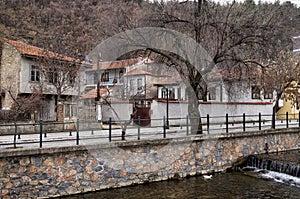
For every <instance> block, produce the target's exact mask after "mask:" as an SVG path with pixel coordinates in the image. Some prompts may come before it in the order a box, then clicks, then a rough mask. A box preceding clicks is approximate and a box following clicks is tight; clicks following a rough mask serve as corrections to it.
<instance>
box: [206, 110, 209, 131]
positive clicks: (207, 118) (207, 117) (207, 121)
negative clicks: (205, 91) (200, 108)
mask: <svg viewBox="0 0 300 199" xmlns="http://www.w3.org/2000/svg"><path fill="white" fill-rule="evenodd" d="M206 123H207V134H209V114H207V115H206Z"/></svg>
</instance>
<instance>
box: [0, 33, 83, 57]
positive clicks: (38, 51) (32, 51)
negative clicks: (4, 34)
mask: <svg viewBox="0 0 300 199" xmlns="http://www.w3.org/2000/svg"><path fill="white" fill-rule="evenodd" d="M3 40H4V41H5V42H6V43H8V44H10V45H12V46H13V47H15V48H16V49H17V50H18V51H19V52H20V53H21V54H23V55H29V56H34V57H45V58H50V59H58V60H63V61H78V60H75V59H74V58H71V57H67V56H64V55H60V54H58V53H55V52H52V51H48V50H45V49H42V48H39V47H36V46H32V45H28V44H25V43H23V42H20V41H13V40H9V39H6V38H4V39H3Z"/></svg>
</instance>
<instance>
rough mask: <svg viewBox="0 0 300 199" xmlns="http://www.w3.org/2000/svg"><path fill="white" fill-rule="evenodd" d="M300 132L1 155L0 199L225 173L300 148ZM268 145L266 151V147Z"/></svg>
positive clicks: (27, 150) (70, 148)
mask: <svg viewBox="0 0 300 199" xmlns="http://www.w3.org/2000/svg"><path fill="white" fill-rule="evenodd" d="M299 132H300V129H298V128H291V129H284V130H269V131H262V132H248V133H235V134H221V135H199V136H189V137H185V138H177V139H162V140H148V141H128V142H113V143H107V144H102V145H98V146H95V145H93V146H80V145H79V146H73V147H61V148H43V149H10V150H2V151H0V190H1V193H0V194H1V195H0V198H3V199H4V198H38V197H40V198H43V197H53V196H61V195H69V194H76V193H82V192H87V191H94V190H102V189H107V188H114V187H122V186H127V185H133V184H140V183H145V182H150V181H161V180H167V179H171V178H174V177H186V176H188V175H191V176H192V175H197V174H205V173H211V172H222V171H225V170H226V169H227V168H230V167H231V166H232V164H234V163H235V162H236V161H237V160H238V159H240V158H242V157H245V156H248V155H250V154H259V153H265V152H266V149H267V150H268V152H276V151H286V150H292V149H299V144H300V138H299V135H300V133H299ZM266 143H267V144H268V147H267V148H266Z"/></svg>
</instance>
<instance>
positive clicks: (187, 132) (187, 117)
mask: <svg viewBox="0 0 300 199" xmlns="http://www.w3.org/2000/svg"><path fill="white" fill-rule="evenodd" d="M186 135H189V116H188V115H187V116H186Z"/></svg>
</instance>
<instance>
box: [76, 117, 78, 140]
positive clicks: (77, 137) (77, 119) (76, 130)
mask: <svg viewBox="0 0 300 199" xmlns="http://www.w3.org/2000/svg"><path fill="white" fill-rule="evenodd" d="M76 145H79V119H77V121H76Z"/></svg>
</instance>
